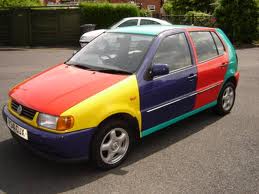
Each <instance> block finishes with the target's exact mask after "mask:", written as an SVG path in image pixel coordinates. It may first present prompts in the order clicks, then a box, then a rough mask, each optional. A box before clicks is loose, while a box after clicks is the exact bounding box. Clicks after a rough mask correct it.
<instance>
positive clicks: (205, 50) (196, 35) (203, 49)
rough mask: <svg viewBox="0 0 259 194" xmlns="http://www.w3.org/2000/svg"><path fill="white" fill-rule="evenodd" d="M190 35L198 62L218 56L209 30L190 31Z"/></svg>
mask: <svg viewBox="0 0 259 194" xmlns="http://www.w3.org/2000/svg"><path fill="white" fill-rule="evenodd" d="M190 35H191V37H192V40H193V42H194V45H195V47H196V52H197V55H198V62H202V61H206V60H209V59H211V58H214V57H216V56H218V51H217V47H216V45H215V43H214V40H213V38H212V36H211V34H210V32H190Z"/></svg>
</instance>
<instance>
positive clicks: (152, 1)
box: [110, 0, 162, 14]
mask: <svg viewBox="0 0 259 194" xmlns="http://www.w3.org/2000/svg"><path fill="white" fill-rule="evenodd" d="M110 2H111V3H128V2H131V1H130V0H111V1H110ZM132 2H135V3H136V4H137V5H140V7H141V8H144V9H148V7H149V6H152V5H154V6H155V10H154V13H156V14H158V13H160V8H161V6H162V0H132Z"/></svg>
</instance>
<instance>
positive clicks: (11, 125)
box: [7, 117, 28, 140]
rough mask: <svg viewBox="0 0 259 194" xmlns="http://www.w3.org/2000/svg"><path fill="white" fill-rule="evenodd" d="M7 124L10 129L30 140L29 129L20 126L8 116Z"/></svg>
mask: <svg viewBox="0 0 259 194" xmlns="http://www.w3.org/2000/svg"><path fill="white" fill-rule="evenodd" d="M7 126H8V127H9V129H11V130H12V131H13V132H14V133H16V134H17V135H19V136H20V137H22V138H23V139H26V140H28V132H27V129H24V128H22V127H20V126H19V125H17V124H16V123H14V122H13V121H11V120H10V119H9V118H8V117H7Z"/></svg>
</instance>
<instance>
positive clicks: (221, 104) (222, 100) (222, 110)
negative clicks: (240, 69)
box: [215, 82, 236, 116]
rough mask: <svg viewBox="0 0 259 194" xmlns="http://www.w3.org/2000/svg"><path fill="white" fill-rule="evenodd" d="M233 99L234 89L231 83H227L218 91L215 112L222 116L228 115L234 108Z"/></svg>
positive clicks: (234, 95)
mask: <svg viewBox="0 0 259 194" xmlns="http://www.w3.org/2000/svg"><path fill="white" fill-rule="evenodd" d="M235 98H236V87H235V85H234V84H233V83H232V82H227V83H226V84H225V85H224V86H223V88H222V89H221V91H220V94H219V97H218V100H217V105H216V106H215V112H216V113H217V114H218V115H222V116H224V115H226V114H228V113H230V111H231V109H232V108H233V106H234V103H235Z"/></svg>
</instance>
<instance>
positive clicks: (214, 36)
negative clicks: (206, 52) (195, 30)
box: [211, 32, 225, 55]
mask: <svg viewBox="0 0 259 194" xmlns="http://www.w3.org/2000/svg"><path fill="white" fill-rule="evenodd" d="M211 34H212V36H213V38H214V40H215V43H216V45H217V49H218V54H219V55H222V54H224V52H225V49H224V46H223V44H222V42H221V40H220V39H219V37H218V36H217V34H216V33H215V32H211Z"/></svg>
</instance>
